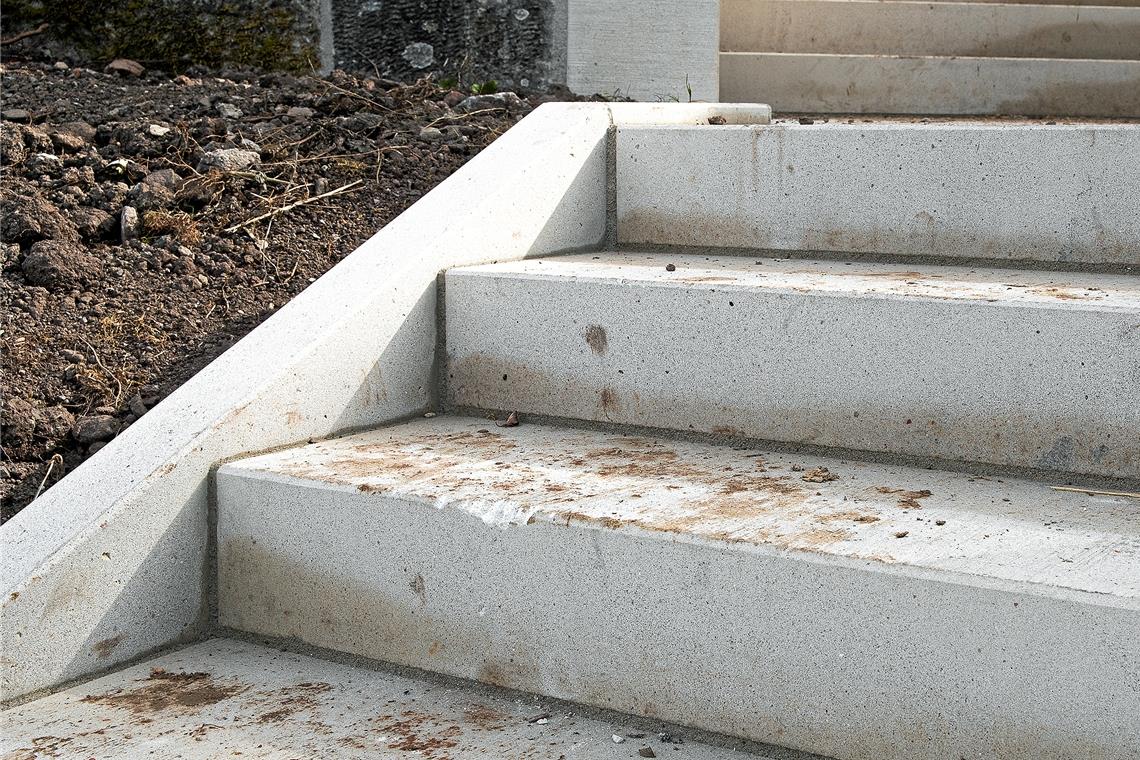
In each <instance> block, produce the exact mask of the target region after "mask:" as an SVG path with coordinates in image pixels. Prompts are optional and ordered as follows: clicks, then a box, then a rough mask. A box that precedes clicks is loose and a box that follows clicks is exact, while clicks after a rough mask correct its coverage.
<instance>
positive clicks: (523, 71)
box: [322, 0, 567, 89]
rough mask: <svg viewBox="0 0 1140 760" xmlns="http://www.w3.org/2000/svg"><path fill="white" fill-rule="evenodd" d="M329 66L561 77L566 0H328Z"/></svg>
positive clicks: (502, 79) (536, 82)
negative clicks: (430, 0)
mask: <svg viewBox="0 0 1140 760" xmlns="http://www.w3.org/2000/svg"><path fill="white" fill-rule="evenodd" d="M326 8H327V13H328V14H329V15H328V16H327V17H325V18H322V31H323V33H324V39H325V40H326V41H327V42H329V43H331V45H330V46H329V47H331V50H329V49H328V48H326V49H325V50H322V53H323V54H324V55H322V58H323V59H324V61H323V62H324V64H325V66H326V67H329V66H330V58H329V57H328V55H327V54H328V53H329V52H331V53H332V56H331V63H332V66H334V67H336V68H342V69H345V70H347V71H357V72H363V73H378V74H380V75H381V76H385V77H390V78H393V79H413V78H415V77H416V76H418V75H421V74H425V73H428V72H442V73H443V74H444V75H449V76H455V75H459V78H460V79H461V81H462V83H463V84H465V85H469V84H471V83H475V82H482V81H486V80H488V79H494V80H495V81H496V82H497V83H498V84H499V86H500V87H502V88H504V89H516V88H523V89H525V88H528V87H542V86H546V85H549V84H551V83H563V82H565V81H566V74H565V70H566V8H567V0H436V1H435V2H430V3H429V2H423V0H326Z"/></svg>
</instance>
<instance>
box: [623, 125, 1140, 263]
mask: <svg viewBox="0 0 1140 760" xmlns="http://www.w3.org/2000/svg"><path fill="white" fill-rule="evenodd" d="M916 121H917V120H916ZM848 122H850V123H848ZM616 142H617V145H616V152H617V156H616V168H617V172H616V175H617V181H616V183H617V188H616V189H617V193H616V195H617V198H616V201H617V234H618V239H619V240H620V241H621V242H622V243H624V244H641V243H651V244H654V245H691V246H725V247H740V248H773V249H785V250H819V251H843V252H851V253H880V254H897V255H909V256H916V257H917V256H930V257H942V258H957V257H964V258H982V259H1002V260H1018V261H1023V262H1030V263H1032V262H1037V261H1043V262H1049V263H1052V264H1065V265H1068V266H1078V265H1084V264H1088V265H1100V266H1106V265H1110V266H1117V267H1131V268H1132V269H1133V271H1135V272H1137V273H1140V214H1137V213H1136V208H1135V206H1136V204H1135V202H1134V198H1136V197H1140V125H1136V124H1092V123H1066V124H1057V125H1047V124H1036V125H1034V124H1027V123H1024V122H1023V123H1014V124H1007V123H1005V122H1002V121H994V120H990V121H952V122H944V123H899V121H898V120H897V119H896V120H894V121H885V122H883V121H877V122H872V123H866V122H864V121H862V120H859V119H855V118H850V119H829V120H824V119H820V120H816V123H814V124H799V123H792V124H786V123H785V124H777V125H771V126H756V127H716V128H709V127H707V126H706V127H703V128H695V127H669V128H664V129H646V128H641V127H626V126H619V127H618V130H617V140H616ZM678 156H684V157H685V160H683V161H682V160H678V158H677V157H678Z"/></svg>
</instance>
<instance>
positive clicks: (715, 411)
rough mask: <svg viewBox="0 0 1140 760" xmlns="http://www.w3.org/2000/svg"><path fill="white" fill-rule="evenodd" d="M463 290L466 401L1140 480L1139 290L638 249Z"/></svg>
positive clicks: (1096, 277)
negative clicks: (652, 251)
mask: <svg viewBox="0 0 1140 760" xmlns="http://www.w3.org/2000/svg"><path fill="white" fill-rule="evenodd" d="M670 266H671V267H674V271H669V270H668V267H670ZM447 290H448V298H447V303H446V310H447V356H448V365H447V372H448V383H449V397H450V400H451V401H452V402H453V403H454V404H456V405H457V406H460V407H473V408H482V409H510V410H517V411H520V412H530V413H536V414H544V415H551V416H557V417H567V418H576V419H584V420H594V421H598V422H609V423H619V424H632V425H640V426H646V427H660V428H674V429H679V430H691V431H697V432H702V433H716V434H721V435H730V436H740V437H751V438H760V439H767V440H774V441H785V442H792V443H803V444H813V445H820V446H833V447H842V448H848V449H860V450H867V451H875V452H883V453H895V454H904V455H908V456H915V457H934V458H937V459H942V460H955V461H965V462H981V463H988V464H996V465H1012V466H1018V467H1029V468H1036V469H1042V470H1051V471H1059V472H1075V473H1085V474H1093V475H1098V476H1108V477H1122V478H1136V477H1138V476H1140V435H1138V434H1137V431H1138V430H1140V368H1138V361H1140V328H1138V327H1137V325H1140V279H1137V278H1135V277H1131V276H1126V275H1100V274H1082V273H1066V272H1032V271H1025V270H1003V269H982V268H964V267H932V266H918V265H899V264H852V263H850V262H842V261H811V260H799V259H791V260H788V259H785V260H778V259H773V258H761V257H759V256H754V257H745V256H722V257H717V256H713V255H709V256H701V255H676V254H671V253H640V254H639V253H636V252H624V253H598V254H579V255H574V256H564V257H557V258H548V259H535V260H529V261H525V262H518V263H516V264H499V265H488V266H482V267H475V268H469V269H456V270H452V271H450V272H448V274H447ZM591 336H593V337H591ZM599 336H604V338H601V337H599Z"/></svg>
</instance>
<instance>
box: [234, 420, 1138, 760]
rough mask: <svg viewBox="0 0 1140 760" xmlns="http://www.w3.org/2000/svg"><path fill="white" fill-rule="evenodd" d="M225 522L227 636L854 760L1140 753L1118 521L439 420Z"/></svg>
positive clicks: (1133, 599)
mask: <svg viewBox="0 0 1140 760" xmlns="http://www.w3.org/2000/svg"><path fill="white" fill-rule="evenodd" d="M217 504H218V522H217V544H218V589H219V620H220V623H221V624H222V625H223V626H229V627H231V628H235V629H240V630H242V631H247V632H251V633H255V634H264V635H267V636H274V637H282V638H287V639H292V640H297V641H301V642H306V643H308V644H312V645H316V646H319V647H326V648H329V649H334V650H339V651H342V652H349V653H353V654H359V655H364V656H366V657H370V658H375V659H379V660H385V661H389V662H393V663H397V664H401V665H407V666H412V667H416V668H422V669H425V670H430V671H435V672H439V673H445V674H448V675H453V676H460V677H463V678H471V679H476V680H480V681H484V682H487V683H491V684H494V685H497V686H504V687H509V688H514V689H521V690H524V691H528V692H533V693H539V694H545V695H548V696H553V697H557V698H560V699H567V700H572V701H575V702H579V703H583V704H587V705H593V706H597V707H604V708H611V709H615V710H618V711H623V712H627V713H631V714H637V715H645V716H651V717H654V718H658V719H662V720H667V721H673V722H677V723H681V724H685V725H689V726H694V727H698V728H703V729H707V730H711V731H716V732H720V733H726V734H731V735H735V736H741V737H747V738H751V739H755V740H758V741H763V742H770V743H773V744H777V745H781V746H786V747H790V748H793V749H798V750H804V751H811V752H817V753H821V754H824V755H827V756H832V757H837V758H848V759H850V760H871V758H874V760H889V759H890V758H912V759H919V760H922V759H924V758H938V759H939V760H942V759H943V758H946V757H999V756H1000V757H1002V758H1008V759H1009V760H1017V759H1020V758H1027V759H1028V758H1033V760H1042V759H1045V758H1058V759H1059V758H1071V757H1076V756H1081V757H1085V756H1092V755H1095V756H1096V757H1104V758H1124V757H1128V756H1134V755H1135V753H1136V752H1137V751H1140V725H1138V724H1137V723H1136V721H1135V720H1133V716H1135V715H1137V714H1140V691H1137V689H1136V670H1135V666H1136V663H1137V662H1138V661H1140V637H1137V636H1136V635H1135V633H1136V630H1137V626H1140V523H1138V522H1137V520H1136V509H1137V502H1136V501H1135V500H1131V499H1128V498H1126V497H1112V496H1103V495H1088V494H1085V493H1079V492H1068V491H1057V490H1053V489H1051V488H1050V487H1049V484H1048V483H1042V482H1035V481H1028V480H1016V479H1008V478H986V477H976V476H968V475H963V474H954V473H945V472H937V471H930V470H921V469H914V468H907V467H898V466H886V465H874V464H868V463H865V462H857V461H844V460H840V459H825V458H819V457H809V456H800V455H792V454H782V453H777V452H772V451H765V450H759V449H732V448H728V447H724V446H715V445H710V444H706V443H694V442H678V441H673V440H666V439H661V438H652V437H646V436H644V435H632V434H631V435H623V434H620V433H616V432H604V431H597V430H580V429H568V428H559V427H551V426H546V425H539V424H532V423H529V422H527V421H526V420H525V419H524V420H523V424H521V425H520V426H518V427H497V426H496V425H495V423H494V422H490V421H487V420H484V419H477V418H476V419H472V418H463V417H451V416H443V417H438V418H435V419H431V420H420V421H414V422H410V423H406V424H401V425H397V426H394V427H390V428H385V429H380V430H375V431H372V432H368V433H362V434H359V435H354V436H350V437H346V438H341V439H337V440H331V441H325V442H321V443H315V444H312V445H308V446H304V447H301V448H296V449H290V450H285V451H280V452H276V453H272V454H267V455H264V456H259V457H255V458H252V459H248V460H244V461H240V462H235V463H231V464H227V465H225V466H223V467H222V468H221V469H220V470H219V472H218V475H217Z"/></svg>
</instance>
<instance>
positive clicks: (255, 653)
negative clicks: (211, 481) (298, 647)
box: [0, 639, 800, 760]
mask: <svg viewBox="0 0 1140 760" xmlns="http://www.w3.org/2000/svg"><path fill="white" fill-rule="evenodd" d="M655 728H656V729H657V730H654V729H655ZM615 738H616V741H615ZM745 756H748V757H757V755H756V754H754V753H752V752H749V751H748V750H747V748H744V747H731V746H723V747H717V746H711V745H709V744H703V743H700V742H696V741H693V740H692V739H691V738H689V737H686V736H683V735H680V734H678V733H676V732H673V733H662V732H661V729H660V727H654V726H647V725H634V724H632V723H629V722H625V723H623V722H620V721H619V722H609V721H607V720H605V719H602V718H598V717H596V716H595V717H586V716H584V715H582V714H581V713H580V712H578V711H575V710H568V709H567V707H566V705H563V704H557V703H549V702H544V701H542V700H539V699H537V698H533V697H525V698H524V697H519V696H518V695H515V694H508V693H505V692H497V691H495V690H492V689H486V688H481V687H478V686H472V687H464V686H454V685H452V686H448V685H444V684H441V683H432V682H427V681H421V680H417V679H413V678H405V677H401V676H397V675H392V674H390V673H382V672H377V671H374V670H369V669H364V668H359V667H353V666H351V665H343V664H338V663H333V662H328V661H325V660H319V659H314V658H312V657H305V656H302V655H297V654H290V653H285V652H280V651H277V650H273V649H267V648H265V647H261V646H257V645H254V644H248V643H244V642H240V641H234V640H230V639H214V640H212V641H207V642H205V643H202V644H197V645H195V646H192V647H188V648H186V649H183V650H181V651H177V652H172V653H169V654H165V655H162V656H161V657H156V658H155V659H153V660H150V661H149V662H146V663H143V664H140V665H135V666H134V667H130V668H127V669H125V670H122V671H120V672H118V673H112V674H111V675H108V676H104V677H103V678H99V679H97V680H95V681H92V682H90V683H86V684H81V685H79V686H75V687H73V688H71V689H68V690H66V691H63V692H60V693H58V694H53V695H51V696H49V697H45V698H43V699H40V700H37V701H35V702H31V703H29V704H26V705H23V706H21V707H17V708H13V709H11V710H8V711H6V712H4V713H2V714H0V757H3V758H4V760H32V758H37V759H39V758H99V760H111V759H113V758H124V759H125V758H132V759H133V758H140V757H146V758H188V759H196V758H202V759H203V760H212V759H213V758H220V757H243V758H282V759H284V758H298V759H304V760H308V759H309V758H341V759H344V758H430V759H432V760H448V759H453V760H461V759H462V758H494V759H495V760H500V759H502V760H506V759H507V758H535V759H536V760H538V759H539V758H551V759H553V758H565V759H566V760H573V759H575V758H580V759H581V760H586V759H589V760H595V759H596V760H619V759H620V760H625V758H641V757H661V758H670V759H671V760H714V759H717V758H726V757H745ZM762 757H766V758H770V759H771V760H780V759H781V758H785V757H786V758H793V757H797V758H798V757H800V756H799V755H793V754H792V753H783V752H777V753H776V754H775V755H763V756H762Z"/></svg>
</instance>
